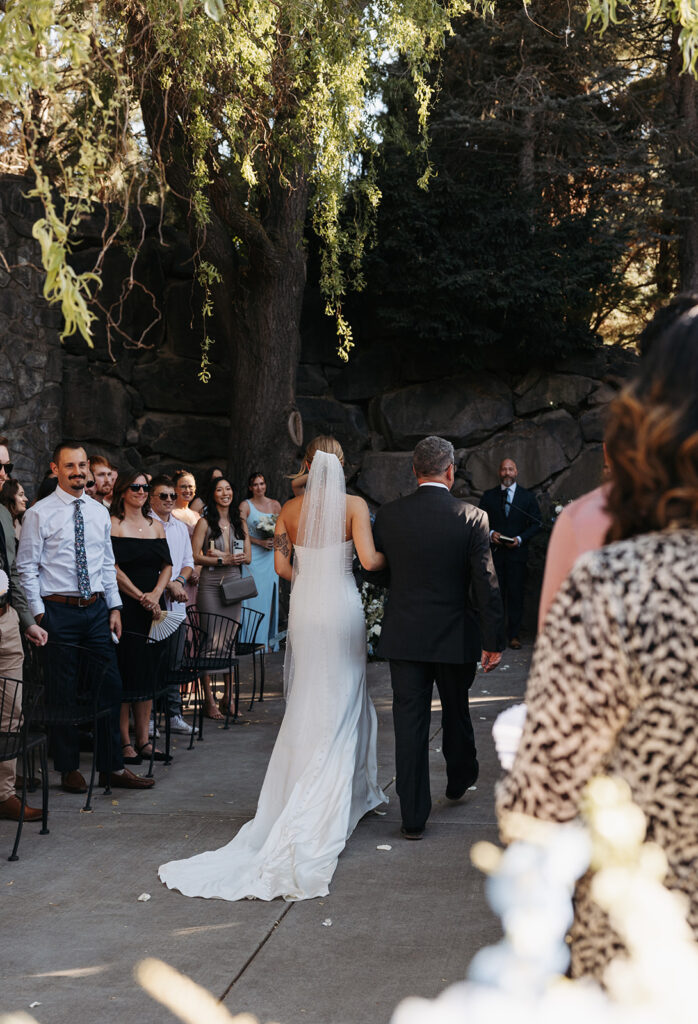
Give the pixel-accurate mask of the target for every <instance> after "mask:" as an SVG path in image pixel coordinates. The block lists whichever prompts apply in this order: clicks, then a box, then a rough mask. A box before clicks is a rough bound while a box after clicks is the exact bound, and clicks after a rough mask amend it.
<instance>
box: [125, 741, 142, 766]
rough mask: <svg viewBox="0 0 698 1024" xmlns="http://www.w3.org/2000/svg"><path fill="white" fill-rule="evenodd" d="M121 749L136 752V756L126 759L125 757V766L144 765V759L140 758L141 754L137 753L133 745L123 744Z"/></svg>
mask: <svg viewBox="0 0 698 1024" xmlns="http://www.w3.org/2000/svg"><path fill="white" fill-rule="evenodd" d="M121 749H122V750H133V751H134V754H133V756H132V757H126V754H124V755H123V762H124V764H142V763H143V758H142V757H141V756H140V754H139V753H136V752H135V751H136V748H135V747H134V745H133V743H122V744H121Z"/></svg>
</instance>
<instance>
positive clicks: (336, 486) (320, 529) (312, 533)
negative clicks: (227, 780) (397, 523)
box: [284, 451, 347, 700]
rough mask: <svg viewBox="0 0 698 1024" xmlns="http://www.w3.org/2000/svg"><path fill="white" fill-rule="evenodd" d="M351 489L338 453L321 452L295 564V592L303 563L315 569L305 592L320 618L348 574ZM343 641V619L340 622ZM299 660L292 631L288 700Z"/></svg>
mask: <svg viewBox="0 0 698 1024" xmlns="http://www.w3.org/2000/svg"><path fill="white" fill-rule="evenodd" d="M346 518H347V489H346V484H345V482H344V468H343V467H342V464H341V462H340V461H339V459H338V458H337V456H336V455H331V454H329V453H327V452H321V451H317V452H315V455H314V457H313V461H312V464H311V467H310V473H309V474H308V482H307V484H306V488H305V495H304V497H303V505H302V507H301V514H300V520H299V523H298V535H297V537H296V545H295V546H296V547H297V548H298V547H300V548H302V549H303V552H302V554H301V555H298V554H296V556H295V558H294V563H293V576H292V580H291V594H293V591H294V589H295V587H296V584H297V581H298V572H299V566H300V565H301V563H302V565H303V569H304V572H305V573H306V575H308V574H310V573H311V572H312V574H313V585H312V590H308V589H306V592H305V593H304V595H303V599H304V603H305V605H306V609H305V610H306V613H307V614H308V616H309V617H311V618H312V617H313V612H314V611H316V612H317V619H318V620H321V619H323V618H324V613H326V611H327V609H328V608H330V607H333V605H334V603H335V600H336V594H337V589H336V587H337V578H338V577H339V576H341V575H342V574H343V573H344V569H345V552H344V539H345V536H346ZM336 625H337V630H338V634H337V636H336V637H335V641H338V640H340V635H339V634H340V633H341V629H342V624H341V622H337V624H336ZM294 671H295V661H294V656H293V631H292V630H289V633H288V639H287V641H286V657H285V659H284V697H285V698H286V700H288V696H289V693H290V692H291V687H292V685H293V676H294Z"/></svg>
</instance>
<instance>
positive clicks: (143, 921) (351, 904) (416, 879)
mask: <svg viewBox="0 0 698 1024" xmlns="http://www.w3.org/2000/svg"><path fill="white" fill-rule="evenodd" d="M529 658H530V648H526V649H524V650H522V651H520V652H512V651H508V652H507V653H506V654H505V656H504V659H503V668H500V669H498V670H496V671H495V672H494V673H491V674H490V675H488V676H484V675H482V673H478V677H477V679H476V681H475V685H474V687H473V690H472V693H471V697H472V700H471V704H472V717H473V722H474V726H475V732H476V737H477V742H478V751H479V757H480V763H481V775H480V779H479V781H478V784H477V787H476V790H475V791H474V792H470V793H468V794H467V796H466V798H464V799H463V800H462V801H461V802H460V803H458V804H451V803H449V802H448V801H446V800H445V799H444V797H443V791H444V789H445V771H444V763H443V756H442V754H441V750H440V746H441V743H440V737H441V733H440V730H439V723H440V715H439V714H438V703H437V702H435V703H434V708H435V711H436V712H437V713H435V714H434V717H433V722H432V741H431V750H432V753H431V758H432V772H431V779H432V799H433V802H434V808H433V811H432V816H431V818H430V821H429V826H428V831H427V833H426V835H425V838H424V840H423V841H422V842H420V843H411V842H406V841H405V840H403V839H401V837H400V834H399V828H400V814H399V808H398V806H397V803H396V800H395V790H394V783H393V778H392V777H393V772H394V768H393V738H392V719H391V712H390V685H389V675H388V670H387V666H386V665H384V664H382V663H373V664H371V665H370V666H369V687H370V691H371V694H372V696H373V699H374V701H375V704H376V709H377V711H378V715H379V723H380V729H379V757H378V762H379V779H380V781H381V783H382V784H383V786H384V788H385V790H386V792H387V793H388V795H389V797H390V799H391V803H390V804H389V805H388V807H386V808H382V809H381V810H383V811H384V812H385V813H383V814H377V813H374V814H371V815H369V816H368V817H367V818H365V819H364V820H363V821H362V822H360V824H359V826H358V828H357V829H356V831H355V833H354V835H353V836H352V838H351V840H350V842H349V844H348V846H347V848H346V850H345V851H344V853H343V854H342V856H341V857H340V861H339V866H338V868H337V872H336V874H335V876H334V879H333V882H332V886H331V893H330V895H329V896H328V897H326V898H325V899H324V900H309V901H307V902H302V903H294V904H286V903H283V902H282V901H281V900H275V901H274V902H272V903H263V902H258V901H242V902H239V903H232V904H231V903H223V902H219V901H209V900H199V899H195V900H191V899H186V898H185V897H183V896H181V895H179V894H178V893H176V892H170V891H169V890H167V889H165V888H164V887H163V886H162V885H161V884H160V882H159V880H158V878H157V874H156V870H157V867H158V865H159V864H161V863H163V862H164V861H166V860H170V859H173V858H178V857H185V856H188V855H191V854H194V853H198V852H200V851H201V850H205V849H212V848H215V847H217V846H221V845H223V844H224V843H226V842H227V841H228V840H229V839H230V838H231V837H232V835H233V834H234V833H235V831H236V830H237V829H238V828H239V827H240V825H241V824H242V823H243V822H244V821H246V820H247V819H248V818H250V817H251V816H252V815H253V814H254V811H255V806H256V797H257V794H258V792H259V788H260V785H261V782H262V779H263V777H264V772H265V768H266V764H267V760H268V757H269V753H270V751H271V748H272V745H273V742H274V737H275V735H276V731H277V729H278V725H279V721H280V717H281V714H282V712H283V702H282V700H281V695H280V683H281V663H280V658H279V656H273V657H272V658H270V659H269V660H268V664H269V671H268V677H269V685H268V696H267V699H265V701H264V703H263V704H255V707H254V710H253V711H252V712H249V713H248V712H247V711H245V717H246V718H247V724H244V725H236V726H234V727H232V728H231V729H230V730H229V731H228V732H225V731H224V730H223V729H222V728H219V727H216V725H215V724H214V723H212V722H207V726H208V728H207V731H206V732H205V740H204V742H203V743H196V744H195V746H194V749H193V750H192V751H188V750H186V743H187V741H186V740H185V739H184V738H183V737H177V738H175V745H176V746H175V761H174V763H173V764H172V766H171V767H169V768H163V767H158V766H156V779H157V783H156V786H155V788H154V789H153V790H152V791H150V792H149V793H132V792H128V791H117V790H115V791H114V792H113V794H112V796H111V797H105V796H104V795H103V794H102V792H101V790H99V791H97V796H96V798H95V800H94V811H93V812H92V813H90V814H84V813H81V812H80V810H79V808H80V806H81V799H80V797H77V796H69V795H68V794H64V793H63V792H62V791H61V790H60V788H58V785H57V783H58V781H59V780H58V777H57V776H56V775H55V774H53V773H52V776H51V781H52V786H51V794H50V821H49V826H50V829H51V834H50V835H49V836H39V835H38V827H36V826H34V825H30V826H25V831H24V835H23V837H22V843H21V845H20V849H19V854H20V860H19V861H18V862H16V863H12V864H11V863H9V862H8V861H7V860H6V857H7V856H8V855H9V852H10V850H11V844H12V839H13V836H14V831H13V828H14V826H13V825H12V823H10V822H0V856H1V857H2V860H0V891H2V920H3V925H4V928H3V931H4V938H3V944H2V945H3V951H2V954H1V955H0V963H1V964H2V978H3V983H2V988H1V989H0V993H1V995H0V1012H2V1011H10V1010H24V1011H25V1012H28V1013H31V1014H32V1015H33V1016H34V1018H35V1019H36V1020H37V1021H38V1022H40V1024H68V1022H71V1024H72V1022H75V1021H78V1022H80V1024H82V1022H84V1024H92V1022H95V1024H96V1022H98V1021H107V1022H112V1021H114V1022H117V1021H118V1022H132V1021H136V1020H141V1019H142V1020H147V1021H148V1022H149V1024H160V1022H162V1024H171V1022H172V1021H174V1019H175V1018H174V1017H172V1016H171V1014H170V1013H169V1012H168V1011H167V1010H165V1009H164V1008H163V1007H160V1006H159V1005H158V1004H155V1003H153V1002H152V1001H151V1000H150V998H149V997H148V996H147V995H146V994H145V993H143V992H142V991H141V990H140V989H139V988H138V986H137V985H136V983H135V982H134V980H133V968H134V966H135V964H136V963H138V961H139V960H141V959H142V958H143V957H145V956H156V957H159V958H161V959H163V960H165V961H167V962H168V963H169V964H172V965H173V966H174V967H176V968H177V969H178V970H180V971H183V972H184V973H186V974H187V975H189V976H190V977H191V978H193V979H194V980H195V981H197V982H198V983H199V984H201V985H203V986H204V987H206V988H207V989H208V990H209V991H210V992H212V993H213V994H214V995H215V996H217V997H224V1001H225V1005H226V1006H227V1007H228V1009H229V1010H230V1011H231V1012H232V1013H238V1012H240V1011H243V1010H247V1011H249V1012H251V1013H253V1014H255V1015H256V1016H257V1017H258V1018H259V1020H260V1021H262V1022H266V1021H275V1022H279V1024H369V1022H370V1024H381V1022H386V1024H387V1021H388V1020H389V1019H390V1015H391V1013H392V1010H393V1008H394V1007H395V1005H396V1003H397V1002H399V1000H400V999H402V998H404V997H405V996H407V995H411V994H416V995H423V996H430V997H433V996H434V995H436V994H437V993H438V992H439V991H441V989H443V988H444V987H445V986H446V985H447V984H450V983H452V982H454V981H457V980H458V979H460V978H462V977H464V975H465V971H466V969H467V965H468V963H469V961H470V959H471V957H472V955H473V954H474V953H475V951H476V950H477V949H479V948H480V947H481V946H483V945H485V944H488V943H490V942H493V941H496V939H497V937H498V935H499V927H498V922H497V920H496V919H495V918H494V917H493V915H492V914H491V912H490V911H489V909H488V907H487V906H486V904H485V901H484V892H483V890H484V886H483V879H482V877H481V876H480V875H479V873H478V872H477V871H475V869H474V868H473V867H472V866H471V865H470V861H469V856H468V851H469V849H470V846H471V845H472V843H473V842H475V841H476V840H478V839H482V838H487V839H491V840H496V827H495V822H494V812H493V795H492V790H493V786H494V782H495V779H496V778H497V775H498V768H497V766H496V763H495V755H494V749H493V745H492V740H491V734H490V730H491V726H492V722H493V720H494V718H495V717H496V715H497V714H498V713H499V711H501V710H503V708H505V707H506V706H507V705H508V704H509V703H511V702H512V701H515V700H519V699H521V695H522V694H523V690H524V687H525V677H526V672H527V667H528V661H529ZM245 692H247V691H245ZM86 765H87V758H86V757H85V758H84V761H83V765H82V767H83V771H86ZM145 770H146V769H143V768H137V769H136V771H145ZM379 845H389V846H391V849H390V850H389V851H381V850H378V849H377V848H376V847H377V846H379ZM144 892H147V893H150V894H151V897H152V898H151V899H150V901H148V902H143V903H139V902H138V899H137V897H138V896H139V894H141V893H144ZM326 921H331V922H332V923H331V925H327V924H324V923H323V922H326ZM35 1002H36V1003H40V1005H39V1006H36V1007H34V1008H32V1009H31V1010H30V1009H29V1007H30V1005H31V1004H32V1003H35Z"/></svg>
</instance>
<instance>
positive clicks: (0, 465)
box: [0, 462, 15, 476]
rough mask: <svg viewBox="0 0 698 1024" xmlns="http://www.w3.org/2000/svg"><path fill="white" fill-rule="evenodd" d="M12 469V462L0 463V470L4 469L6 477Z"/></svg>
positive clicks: (13, 465) (13, 466)
mask: <svg viewBox="0 0 698 1024" xmlns="http://www.w3.org/2000/svg"><path fill="white" fill-rule="evenodd" d="M14 468H15V464H14V462H0V469H4V470H5V472H6V473H7V475H8V476H9V475H10V473H11V472H12V470H13V469H14Z"/></svg>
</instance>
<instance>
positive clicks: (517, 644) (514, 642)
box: [509, 636, 521, 651]
mask: <svg viewBox="0 0 698 1024" xmlns="http://www.w3.org/2000/svg"><path fill="white" fill-rule="evenodd" d="M509 646H510V647H511V649H512V651H520V650H521V641H520V640H519V638H518V636H513V637H512V638H511V640H510V641H509Z"/></svg>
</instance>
